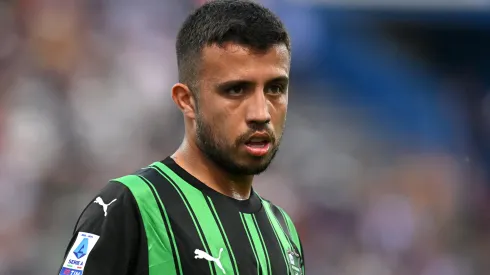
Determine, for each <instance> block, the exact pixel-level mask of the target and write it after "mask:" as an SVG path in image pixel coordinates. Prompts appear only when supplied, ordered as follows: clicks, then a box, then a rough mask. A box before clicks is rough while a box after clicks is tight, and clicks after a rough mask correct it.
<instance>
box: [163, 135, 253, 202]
mask: <svg viewBox="0 0 490 275" xmlns="http://www.w3.org/2000/svg"><path fill="white" fill-rule="evenodd" d="M172 158H173V159H174V161H175V162H176V163H177V164H178V165H179V166H180V167H182V168H183V169H185V170H186V171H187V172H188V173H189V174H191V175H192V176H194V177H195V178H197V179H198V180H200V181H201V182H202V183H204V184H206V185H207V186H208V187H210V188H212V189H214V190H215V191H217V192H219V193H221V194H223V195H226V196H228V197H231V198H234V199H237V200H246V199H248V198H249V197H250V192H251V190H252V181H253V176H236V175H232V174H230V173H228V172H226V171H225V170H223V169H222V168H221V167H219V166H217V165H216V164H215V163H214V162H213V161H211V160H210V159H208V158H207V157H206V156H205V155H204V154H203V153H202V151H201V150H200V149H199V148H198V147H197V146H196V145H195V144H192V143H190V142H188V141H187V139H184V142H183V143H182V144H181V146H180V147H179V149H177V151H176V152H175V153H174V154H173V155H172Z"/></svg>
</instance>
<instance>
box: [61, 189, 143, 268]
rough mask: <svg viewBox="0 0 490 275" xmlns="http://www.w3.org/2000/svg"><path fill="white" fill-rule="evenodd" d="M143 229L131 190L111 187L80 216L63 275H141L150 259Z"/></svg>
mask: <svg viewBox="0 0 490 275" xmlns="http://www.w3.org/2000/svg"><path fill="white" fill-rule="evenodd" d="M141 228H142V226H141V219H140V218H139V212H138V208H137V204H136V202H135V200H134V197H133V195H132V194H131V192H130V191H129V189H128V188H127V187H126V186H124V185H123V184H120V183H115V182H111V183H109V184H107V185H106V187H105V188H104V189H103V190H102V191H101V192H100V193H99V194H98V195H97V196H95V197H94V199H93V200H92V201H90V202H89V204H88V205H87V207H86V208H85V209H84V211H83V212H82V214H81V215H80V217H79V219H78V222H77V224H76V226H75V230H74V232H73V235H72V238H71V240H70V242H69V244H68V248H67V251H66V253H65V258H64V260H63V265H62V267H61V269H60V271H59V274H60V275H65V274H83V275H109V274H121V275H123V274H127V275H130V274H139V273H141V271H139V270H138V269H141V268H142V266H144V261H145V260H144V259H145V257H147V255H143V254H144V251H145V249H143V248H144V247H145V235H144V234H142V230H141ZM140 251H142V252H140ZM146 267H147V266H146Z"/></svg>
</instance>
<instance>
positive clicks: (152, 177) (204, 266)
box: [140, 169, 212, 275]
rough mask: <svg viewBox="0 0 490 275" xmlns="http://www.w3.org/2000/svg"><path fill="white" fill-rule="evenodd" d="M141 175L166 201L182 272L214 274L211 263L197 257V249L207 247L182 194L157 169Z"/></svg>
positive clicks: (204, 274)
mask: <svg viewBox="0 0 490 275" xmlns="http://www.w3.org/2000/svg"><path fill="white" fill-rule="evenodd" d="M140 175H141V176H144V177H145V178H146V179H148V180H149V181H150V182H151V183H152V184H153V186H154V187H155V190H156V192H157V194H158V196H159V197H160V199H161V200H162V201H163V202H164V203H165V209H166V211H167V213H168V216H169V218H170V225H171V228H172V230H173V234H174V235H175V239H176V241H177V251H178V254H179V256H180V259H181V262H182V273H183V274H203V275H212V272H211V270H212V269H211V266H210V263H209V262H208V261H205V260H202V259H196V258H195V251H196V249H199V250H201V251H206V248H205V247H204V243H203V242H202V240H201V237H200V236H199V234H200V232H199V229H198V228H197V227H196V226H195V223H194V220H193V217H192V216H191V213H190V212H189V210H188V209H187V206H186V205H185V202H184V200H183V199H182V197H181V196H180V194H179V193H178V192H177V190H175V188H174V187H173V186H172V184H171V183H170V182H169V181H168V180H166V179H165V178H164V177H163V176H162V175H160V173H159V172H157V171H156V170H155V169H147V170H146V171H144V172H142V173H140Z"/></svg>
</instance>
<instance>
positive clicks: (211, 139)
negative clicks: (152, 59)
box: [59, 0, 305, 275]
mask: <svg viewBox="0 0 490 275" xmlns="http://www.w3.org/2000/svg"><path fill="white" fill-rule="evenodd" d="M176 48H177V59H178V70H179V83H177V84H175V85H174V86H173V87H172V99H173V100H174V102H175V104H176V105H177V107H178V108H179V109H180V110H181V111H182V114H183V117H184V123H185V137H184V140H183V142H182V145H181V146H180V148H178V149H177V151H176V152H175V153H174V154H173V155H172V156H170V157H167V158H166V159H164V160H162V161H159V162H155V163H153V164H151V165H149V166H148V167H146V168H143V169H141V170H139V171H137V172H135V173H134V174H132V175H127V176H123V177H121V178H118V179H114V180H112V181H110V182H109V183H108V184H107V185H106V187H105V188H103V189H102V191H101V192H100V193H99V194H97V195H96V196H95V197H94V198H93V200H92V201H90V203H89V204H88V206H87V207H86V208H85V210H84V211H83V213H82V214H81V216H80V218H79V220H78V222H77V224H76V226H75V230H74V233H73V237H72V238H71V241H70V243H69V246H68V249H67V251H66V254H65V259H64V262H63V265H62V267H61V269H60V273H59V274H60V275H67V274H70V275H82V274H83V275H115V274H118V275H119V274H120V275H123V274H127V275H173V274H186V275H193V274H213V275H218V274H219V275H221V274H227V275H232V274H277V275H284V274H294V275H296V274H304V272H305V271H304V261H303V257H304V255H303V250H302V246H301V242H300V238H299V236H298V233H297V231H296V229H295V226H294V225H293V222H292V221H291V219H290V217H289V216H288V215H287V214H286V213H285V212H284V210H282V209H281V208H279V207H277V206H275V205H273V204H272V203H271V202H269V201H267V200H266V199H264V198H261V197H260V196H259V195H258V194H257V193H256V192H255V191H254V190H253V188H252V181H253V177H254V175H257V174H259V173H261V172H263V171H265V170H266V168H267V167H268V166H269V164H270V163H271V161H272V159H273V158H274V155H275V154H276V152H277V150H278V147H279V143H280V140H281V136H282V133H283V129H284V124H285V121H286V112H287V106H288V75H289V69H290V61H291V49H290V40H289V36H288V34H287V32H286V30H285V28H284V26H283V24H282V23H281V21H280V20H279V19H278V18H277V17H276V16H275V15H274V14H273V13H272V12H271V11H270V10H268V9H266V8H264V7H263V6H261V5H259V4H256V3H254V2H252V1H245V0H218V1H213V2H208V3H206V4H204V5H203V6H201V7H200V8H199V9H197V10H196V11H195V12H193V13H192V14H191V15H190V16H189V17H188V18H187V19H186V21H185V22H184V24H183V26H182V28H181V30H180V32H179V34H178V37H177V43H176ZM162 62H163V61H162Z"/></svg>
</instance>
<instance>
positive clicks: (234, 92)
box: [225, 85, 245, 96]
mask: <svg viewBox="0 0 490 275" xmlns="http://www.w3.org/2000/svg"><path fill="white" fill-rule="evenodd" d="M244 92H245V87H243V86H240V85H237V86H233V87H229V88H226V90H225V93H226V94H227V95H230V96H239V95H242V94H243V93H244Z"/></svg>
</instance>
